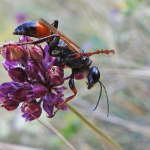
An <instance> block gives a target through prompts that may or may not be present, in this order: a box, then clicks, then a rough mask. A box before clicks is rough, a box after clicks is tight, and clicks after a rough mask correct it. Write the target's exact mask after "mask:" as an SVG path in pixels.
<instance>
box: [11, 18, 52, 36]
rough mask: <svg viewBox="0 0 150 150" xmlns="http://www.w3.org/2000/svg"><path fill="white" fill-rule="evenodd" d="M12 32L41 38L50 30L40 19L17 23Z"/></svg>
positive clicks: (48, 33) (47, 34)
mask: <svg viewBox="0 0 150 150" xmlns="http://www.w3.org/2000/svg"><path fill="white" fill-rule="evenodd" d="M13 34H16V35H27V36H31V37H36V38H42V37H45V36H49V35H50V31H49V29H48V28H47V26H46V25H45V24H43V23H42V22H40V21H28V22H24V23H22V24H21V25H19V26H18V27H17V28H16V29H15V31H14V32H13Z"/></svg>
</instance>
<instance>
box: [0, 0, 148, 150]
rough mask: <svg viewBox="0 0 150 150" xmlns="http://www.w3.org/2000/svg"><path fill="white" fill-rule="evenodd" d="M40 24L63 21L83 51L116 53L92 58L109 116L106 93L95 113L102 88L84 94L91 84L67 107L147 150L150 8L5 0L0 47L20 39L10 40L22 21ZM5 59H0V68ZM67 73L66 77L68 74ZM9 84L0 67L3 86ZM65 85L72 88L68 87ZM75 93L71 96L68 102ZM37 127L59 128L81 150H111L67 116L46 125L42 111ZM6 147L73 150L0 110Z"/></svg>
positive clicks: (131, 146) (133, 147) (80, 84)
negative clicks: (10, 145) (110, 51)
mask: <svg viewBox="0 0 150 150" xmlns="http://www.w3.org/2000/svg"><path fill="white" fill-rule="evenodd" d="M40 18H43V19H45V20H47V21H48V22H50V23H51V22H52V21H53V20H56V19H57V20H59V27H58V28H59V30H61V31H62V32H63V33H64V34H65V35H66V36H68V37H69V38H70V39H71V40H72V41H74V42H75V43H76V44H77V45H79V46H80V47H81V48H83V49H84V50H85V51H86V52H93V51H96V50H97V49H114V50H115V51H116V54H115V55H112V56H107V55H94V56H92V57H91V59H92V60H93V65H95V66H97V67H98V68H99V70H100V72H101V81H102V82H103V84H104V85H105V87H106V89H107V93H108V96H109V100H110V103H109V104H110V115H109V117H107V105H106V95H105V93H104V90H103V94H102V98H101V101H100V104H99V106H98V108H97V109H96V110H95V111H92V110H93V108H94V107H95V105H96V102H97V99H98V96H99V90H100V89H99V85H98V84H97V85H95V86H94V88H92V89H91V90H87V86H86V84H85V82H86V80H81V81H76V82H75V83H76V86H77V89H78V94H77V96H76V97H75V98H74V99H73V100H72V101H71V102H70V104H71V105H72V106H74V107H75V108H76V109H77V110H78V111H79V112H80V113H81V114H83V115H84V116H85V117H86V118H87V119H88V120H89V121H90V122H92V123H93V124H95V125H96V126H97V127H98V128H100V129H101V130H102V131H103V132H105V133H106V134H107V135H109V136H110V137H111V138H113V139H114V140H115V141H116V142H117V143H118V144H119V145H121V146H122V147H123V148H124V149H125V150H149V147H150V130H149V129H150V92H149V89H150V70H149V65H150V50H149V49H150V42H149V41H150V28H149V24H150V1H149V0H145V1H142V0H111V1H110V0H72V1H69V0H43V1H41V0H26V1H24V0H14V1H10V0H1V1H0V43H3V42H4V41H5V40H6V41H17V40H18V38H19V36H16V35H12V32H13V31H14V29H15V28H16V27H17V26H18V25H20V24H21V23H22V22H25V21H28V20H39V19H40ZM3 60H4V59H3V57H2V56H0V62H2V61H3ZM65 74H66V76H67V75H69V74H70V70H69V69H68V70H66V72H65ZM9 81H11V79H10V78H9V76H8V75H7V72H6V71H5V70H4V68H3V66H2V65H0V84H1V83H3V82H9ZM65 86H67V87H68V82H65ZM71 94H72V93H71V91H70V90H69V89H68V90H67V91H66V93H65V96H66V97H67V96H69V95H71ZM40 120H41V121H42V122H43V123H45V124H46V125H47V126H49V127H51V126H53V127H55V128H56V129H57V130H58V131H59V132H60V133H61V134H62V135H63V136H64V137H65V138H66V139H67V140H68V141H69V142H70V143H71V144H72V145H73V146H74V147H75V148H76V149H78V150H79V149H82V150H84V149H86V150H112V149H113V148H111V146H110V145H108V144H107V143H106V142H104V141H103V140H101V138H100V137H99V136H98V135H97V134H96V133H95V132H93V131H92V130H91V129H89V128H88V127H87V126H86V125H85V124H84V123H82V121H81V120H80V119H79V118H78V117H77V116H76V115H75V114H73V113H72V112H71V111H70V110H68V111H67V112H63V111H59V112H58V114H57V115H56V116H55V117H54V118H53V119H48V118H47V117H46V114H45V112H44V113H43V114H42V116H41V117H40ZM8 143H9V144H15V145H22V146H28V147H32V148H37V149H43V150H49V149H51V150H56V149H57V150H58V149H60V150H68V149H69V148H68V146H67V145H65V144H64V143H63V142H62V141H61V140H60V139H59V138H58V137H57V136H55V135H54V134H52V133H51V132H49V131H48V130H47V129H46V128H44V127H43V126H42V125H41V124H39V122H37V121H36V120H35V121H33V122H27V123H25V120H24V119H23V118H22V117H21V112H20V110H19V109H17V110H16V111H12V112H8V111H6V110H5V109H3V108H1V109H0V145H2V144H6V145H7V144H8ZM6 145H5V146H6ZM1 149H2V150H3V149H4V150H5V149H7V148H6V147H5V148H4V147H3V148H1ZM10 149H11V148H10ZM16 149H17V148H16ZM22 149H23V148H22ZM22 149H21V148H20V150H22ZM26 150H27V148H26Z"/></svg>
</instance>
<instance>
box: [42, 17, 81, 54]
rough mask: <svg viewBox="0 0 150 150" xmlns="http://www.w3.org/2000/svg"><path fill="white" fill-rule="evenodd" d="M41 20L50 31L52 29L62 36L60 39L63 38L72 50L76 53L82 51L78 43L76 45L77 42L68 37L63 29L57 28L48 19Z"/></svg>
mask: <svg viewBox="0 0 150 150" xmlns="http://www.w3.org/2000/svg"><path fill="white" fill-rule="evenodd" d="M40 21H41V22H42V23H44V24H45V25H46V26H47V27H48V28H49V29H50V31H52V32H53V33H55V34H58V35H59V36H60V39H61V40H63V41H64V42H65V43H66V44H67V45H68V46H69V48H71V50H72V51H73V52H74V53H82V51H80V47H79V46H78V45H76V44H75V43H73V42H72V41H71V40H70V39H69V38H68V37H66V36H65V35H64V34H63V33H62V32H61V31H59V30H58V29H56V28H55V27H54V26H53V25H51V24H49V23H48V22H47V21H45V20H44V19H42V18H41V19H40Z"/></svg>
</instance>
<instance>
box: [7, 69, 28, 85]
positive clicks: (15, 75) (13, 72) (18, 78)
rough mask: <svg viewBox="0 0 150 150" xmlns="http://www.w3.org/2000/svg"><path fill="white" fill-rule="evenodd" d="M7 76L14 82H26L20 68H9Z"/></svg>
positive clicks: (25, 77) (23, 72)
mask: <svg viewBox="0 0 150 150" xmlns="http://www.w3.org/2000/svg"><path fill="white" fill-rule="evenodd" d="M8 74H9V76H10V77H11V79H12V80H13V81H15V82H20V83H23V82H25V81H26V80H27V74H26V72H25V71H24V70H23V69H22V68H20V67H16V68H9V70H8Z"/></svg>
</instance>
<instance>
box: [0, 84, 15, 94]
mask: <svg viewBox="0 0 150 150" xmlns="http://www.w3.org/2000/svg"><path fill="white" fill-rule="evenodd" d="M16 89H17V87H16V86H15V85H14V84H13V83H12V82H5V83H3V84H1V86H0V91H1V93H3V94H5V95H7V94H8V93H10V92H13V91H14V90H16Z"/></svg>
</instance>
